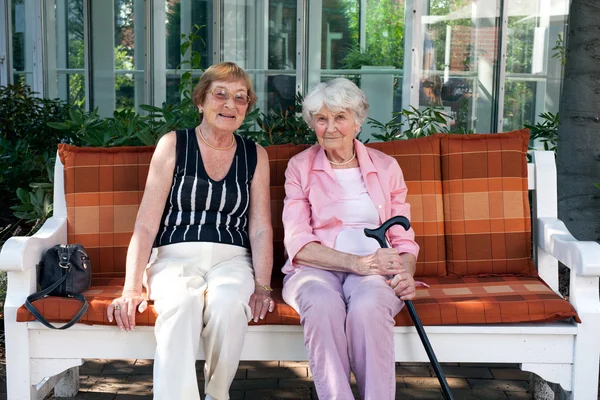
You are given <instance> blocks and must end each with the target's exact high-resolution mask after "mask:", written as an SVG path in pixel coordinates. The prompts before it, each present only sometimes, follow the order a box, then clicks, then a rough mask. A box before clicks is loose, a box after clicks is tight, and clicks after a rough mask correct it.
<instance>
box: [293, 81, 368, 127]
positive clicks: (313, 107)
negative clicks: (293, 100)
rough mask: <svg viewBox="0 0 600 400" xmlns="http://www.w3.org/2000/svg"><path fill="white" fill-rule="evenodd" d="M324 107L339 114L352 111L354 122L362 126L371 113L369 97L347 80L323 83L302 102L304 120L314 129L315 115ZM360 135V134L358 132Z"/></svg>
mask: <svg viewBox="0 0 600 400" xmlns="http://www.w3.org/2000/svg"><path fill="white" fill-rule="evenodd" d="M323 106H326V107H327V108H328V109H330V110H331V111H333V112H335V113H338V112H341V111H344V110H350V111H352V113H353V114H354V121H355V122H356V125H358V126H359V127H360V126H362V124H363V122H365V118H367V114H368V113H369V103H368V102H367V96H365V94H364V93H363V91H362V90H360V89H359V88H358V86H356V85H355V84H354V82H352V81H350V80H348V79H346V78H335V79H332V80H330V81H327V82H321V83H319V84H318V85H317V86H315V87H314V88H313V90H311V92H310V93H309V94H308V95H307V96H306V97H305V98H304V101H303V102H302V118H304V120H305V121H306V123H307V124H308V125H310V127H311V128H313V122H314V115H315V114H316V113H318V112H319V111H320V110H321V108H323ZM357 133H358V132H357Z"/></svg>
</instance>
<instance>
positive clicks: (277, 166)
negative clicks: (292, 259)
mask: <svg viewBox="0 0 600 400" xmlns="http://www.w3.org/2000/svg"><path fill="white" fill-rule="evenodd" d="M308 147H310V146H309V145H293V144H280V145H275V146H267V147H265V150H266V151H267V154H268V155H269V169H270V171H271V182H270V185H271V222H272V224H273V278H274V279H273V286H274V287H281V285H282V279H283V273H282V272H281V267H283V264H284V263H285V260H286V255H285V249H284V246H283V236H284V234H283V222H282V220H281V215H282V214H283V199H285V188H284V185H285V170H286V168H287V163H288V161H289V160H290V158H292V157H293V156H295V155H296V154H298V153H300V152H301V151H303V150H305V149H307V148H308Z"/></svg>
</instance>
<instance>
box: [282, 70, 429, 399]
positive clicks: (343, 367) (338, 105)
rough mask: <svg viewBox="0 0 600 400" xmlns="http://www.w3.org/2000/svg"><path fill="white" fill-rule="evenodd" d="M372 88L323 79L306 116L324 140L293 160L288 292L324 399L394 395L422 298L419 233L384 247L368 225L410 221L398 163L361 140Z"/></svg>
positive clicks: (287, 211) (395, 237) (287, 213)
mask: <svg viewBox="0 0 600 400" xmlns="http://www.w3.org/2000/svg"><path fill="white" fill-rule="evenodd" d="M368 108H369V106H368V104H367V99H366V97H365V95H364V93H363V92H362V91H361V90H360V89H359V88H358V87H357V86H356V85H355V84H354V83H352V82H351V81H349V80H347V79H345V78H338V79H334V80H331V81H329V82H325V83H320V84H318V85H317V86H316V87H315V88H314V89H313V90H312V92H311V93H310V94H309V95H308V96H307V97H306V98H305V100H304V103H303V105H302V114H303V117H304V119H305V120H306V122H307V123H308V124H309V125H310V126H311V127H312V128H313V129H314V130H315V132H316V134H317V139H318V142H319V143H318V144H316V145H314V146H312V147H310V148H309V149H307V150H305V151H304V152H302V153H300V154H298V155H296V156H294V157H293V158H292V159H291V160H290V161H289V163H288V167H287V170H286V174H285V176H286V182H285V192H286V197H285V203H284V208H283V225H284V229H285V247H286V250H287V253H288V256H289V259H288V261H287V262H286V264H285V266H284V267H283V272H284V273H286V274H287V275H286V277H285V280H284V287H283V298H284V299H285V301H286V302H287V303H288V304H290V305H291V306H292V307H293V308H294V309H295V310H296V311H297V312H298V313H299V314H300V320H301V323H302V326H303V327H304V343H305V345H306V347H307V348H308V354H309V356H308V358H309V362H310V367H311V370H312V373H313V376H314V382H315V386H316V388H317V393H318V395H319V398H320V399H324V400H335V399H338V400H349V399H354V396H353V394H352V390H351V388H350V371H351V370H352V371H353V372H354V375H355V376H356V380H357V382H358V387H359V390H360V394H361V396H362V398H363V399H368V400H387V399H390V400H391V399H394V398H395V391H396V380H395V368H394V336H393V327H394V316H395V315H396V314H397V313H398V312H399V311H400V310H401V309H402V307H403V305H404V302H403V300H408V299H412V298H414V297H415V281H414V279H413V275H414V272H415V264H416V259H417V255H418V251H419V246H418V245H417V244H416V243H415V241H414V232H413V231H412V230H409V231H404V229H403V228H402V227H399V226H395V227H392V228H391V229H390V230H389V231H388V236H387V240H388V242H389V244H390V246H391V247H390V248H387V249H382V248H379V245H378V243H377V242H376V241H375V240H374V239H370V238H367V237H366V236H365V235H364V233H363V229H364V228H366V227H368V228H374V227H377V226H379V225H380V224H381V223H382V222H384V221H385V220H387V219H388V218H390V217H392V216H395V215H403V216H405V217H407V218H410V207H409V205H408V204H407V203H406V192H407V190H406V184H405V183H404V178H403V175H402V171H401V170H400V167H399V166H398V163H397V162H396V161H395V160H394V159H393V158H392V157H389V156H387V155H385V154H383V153H381V152H379V151H377V150H374V149H370V148H367V147H365V146H364V145H363V144H362V143H360V142H359V141H358V140H356V139H355V137H356V135H357V134H358V132H359V131H360V127H361V125H362V123H363V122H364V120H365V118H366V116H367V111H368Z"/></svg>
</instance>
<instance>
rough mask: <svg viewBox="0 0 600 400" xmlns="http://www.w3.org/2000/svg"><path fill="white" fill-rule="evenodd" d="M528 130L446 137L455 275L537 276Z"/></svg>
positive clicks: (445, 181)
mask: <svg viewBox="0 0 600 400" xmlns="http://www.w3.org/2000/svg"><path fill="white" fill-rule="evenodd" d="M528 144H529V131H528V130H527V129H523V130H519V131H514V132H509V133H496V134H472V135H444V136H442V139H441V160H442V185H443V192H444V219H445V227H446V257H447V270H448V274H449V275H453V276H469V275H502V274H521V275H535V274H536V271H535V268H534V266H533V262H532V259H531V220H530V215H529V214H530V211H529V196H528V189H527V158H526V154H527V147H528Z"/></svg>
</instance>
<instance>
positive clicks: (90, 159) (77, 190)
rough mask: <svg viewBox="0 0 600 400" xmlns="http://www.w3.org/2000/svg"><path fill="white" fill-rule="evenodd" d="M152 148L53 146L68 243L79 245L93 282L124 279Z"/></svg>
mask: <svg viewBox="0 0 600 400" xmlns="http://www.w3.org/2000/svg"><path fill="white" fill-rule="evenodd" d="M153 152H154V147H149V146H148V147H114V148H98V147H75V146H70V145H67V144H60V145H58V154H59V157H60V160H61V162H62V163H63V165H64V168H65V195H66V203H67V235H68V236H67V240H68V242H69V243H80V244H82V245H83V246H84V247H85V249H86V251H87V253H88V255H89V256H90V261H91V263H92V267H93V271H94V276H95V277H99V276H108V277H122V276H125V256H126V253H127V246H128V245H129V240H130V239H131V235H132V233H133V226H134V224H135V218H136V216H137V211H138V208H139V205H140V202H141V200H142V194H143V192H144V187H145V185H146V177H147V175H148V167H149V165H150V159H151V158H152V153H153Z"/></svg>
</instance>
